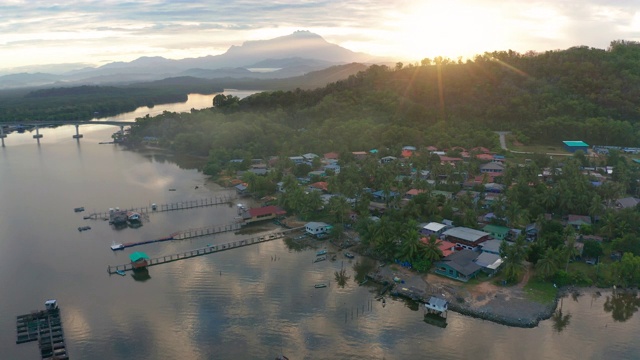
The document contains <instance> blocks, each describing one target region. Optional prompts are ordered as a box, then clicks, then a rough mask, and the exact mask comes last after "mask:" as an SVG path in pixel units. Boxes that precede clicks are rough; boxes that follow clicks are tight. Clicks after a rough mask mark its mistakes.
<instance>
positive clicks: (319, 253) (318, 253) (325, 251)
mask: <svg viewBox="0 0 640 360" xmlns="http://www.w3.org/2000/svg"><path fill="white" fill-rule="evenodd" d="M326 253H327V249H322V250H318V251H317V252H316V255H317V256H320V255H324V254H326Z"/></svg>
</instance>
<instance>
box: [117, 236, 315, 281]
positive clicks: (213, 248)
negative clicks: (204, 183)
mask: <svg viewBox="0 0 640 360" xmlns="http://www.w3.org/2000/svg"><path fill="white" fill-rule="evenodd" d="M302 229H304V227H298V228H293V229H287V230H283V231H278V232H273V233H269V234H266V235H260V236H256V237H252V238H249V239H244V240H239V241H233V242H230V243H227V244H220V245H210V246H207V247H204V248H200V249H194V250H189V251H185V252H181V253H178V254H172V255H166V256H161V257H157V258H153V259H149V260H147V267H148V266H155V265H160V264H166V263H169V262H173V261H178V260H184V259H189V258H192V257H196V256H202V255H208V254H213V253H218V252H222V251H226V250H231V249H237V248H240V247H244V246H249V245H254V244H260V243H263V242H267V241H272V240H276V239H281V238H283V237H285V236H286V235H287V234H289V233H291V232H295V231H300V230H302ZM130 270H133V265H132V264H130V263H129V264H124V265H115V266H112V265H109V267H107V272H108V273H109V274H115V273H116V272H117V271H130Z"/></svg>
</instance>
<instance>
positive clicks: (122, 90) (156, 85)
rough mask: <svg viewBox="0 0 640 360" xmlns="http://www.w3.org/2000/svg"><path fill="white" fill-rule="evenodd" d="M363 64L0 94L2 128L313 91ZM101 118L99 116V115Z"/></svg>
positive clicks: (3, 92) (349, 73) (11, 91)
mask: <svg viewBox="0 0 640 360" xmlns="http://www.w3.org/2000/svg"><path fill="white" fill-rule="evenodd" d="M363 69H366V65H363V64H357V63H353V64H345V65H338V66H332V67H329V68H327V69H323V70H320V71H314V72H311V73H308V74H306V75H303V76H297V77H292V78H286V79H254V78H242V79H237V78H222V79H202V78H195V77H188V76H183V77H174V78H167V79H164V80H159V81H153V82H146V83H138V84H132V85H120V86H74V87H69V86H65V87H56V88H43V89H17V90H16V89H14V90H4V91H0V122H2V121H29V120H90V119H92V118H94V117H95V116H96V115H97V116H101V117H104V116H114V115H117V114H119V113H123V112H129V111H133V110H135V109H136V108H138V107H140V106H149V107H152V106H154V105H159V104H167V103H173V102H183V101H186V100H187V94H190V93H197V94H212V93H216V92H222V91H223V90H224V89H244V90H254V89H271V90H278V89H296V88H301V89H314V88H317V87H321V86H325V85H326V84H328V83H330V82H332V81H337V80H340V79H344V78H346V77H348V76H349V75H352V74H355V73H357V72H358V71H360V70H363ZM96 113H97V114H96Z"/></svg>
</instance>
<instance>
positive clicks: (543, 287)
mask: <svg viewBox="0 0 640 360" xmlns="http://www.w3.org/2000/svg"><path fill="white" fill-rule="evenodd" d="M524 291H525V293H526V294H527V297H528V298H529V300H532V301H535V302H539V303H542V304H550V303H552V302H553V301H554V300H555V299H556V295H557V294H558V289H556V287H555V286H553V284H551V283H549V282H544V281H540V280H538V279H531V280H529V282H528V283H527V285H525V287H524Z"/></svg>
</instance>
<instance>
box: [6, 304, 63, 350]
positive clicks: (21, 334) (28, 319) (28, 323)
mask: <svg viewBox="0 0 640 360" xmlns="http://www.w3.org/2000/svg"><path fill="white" fill-rule="evenodd" d="M45 306H46V308H47V309H46V310H40V311H32V312H31V313H29V314H24V315H18V317H17V319H16V331H17V338H16V344H22V343H26V342H31V341H38V345H39V347H40V356H41V358H42V359H43V360H52V359H58V360H68V359H69V356H68V355H67V349H66V345H65V341H64V334H63V332H62V320H61V318H60V309H59V308H58V306H57V304H56V301H55V300H48V301H47V302H46V303H45Z"/></svg>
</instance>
